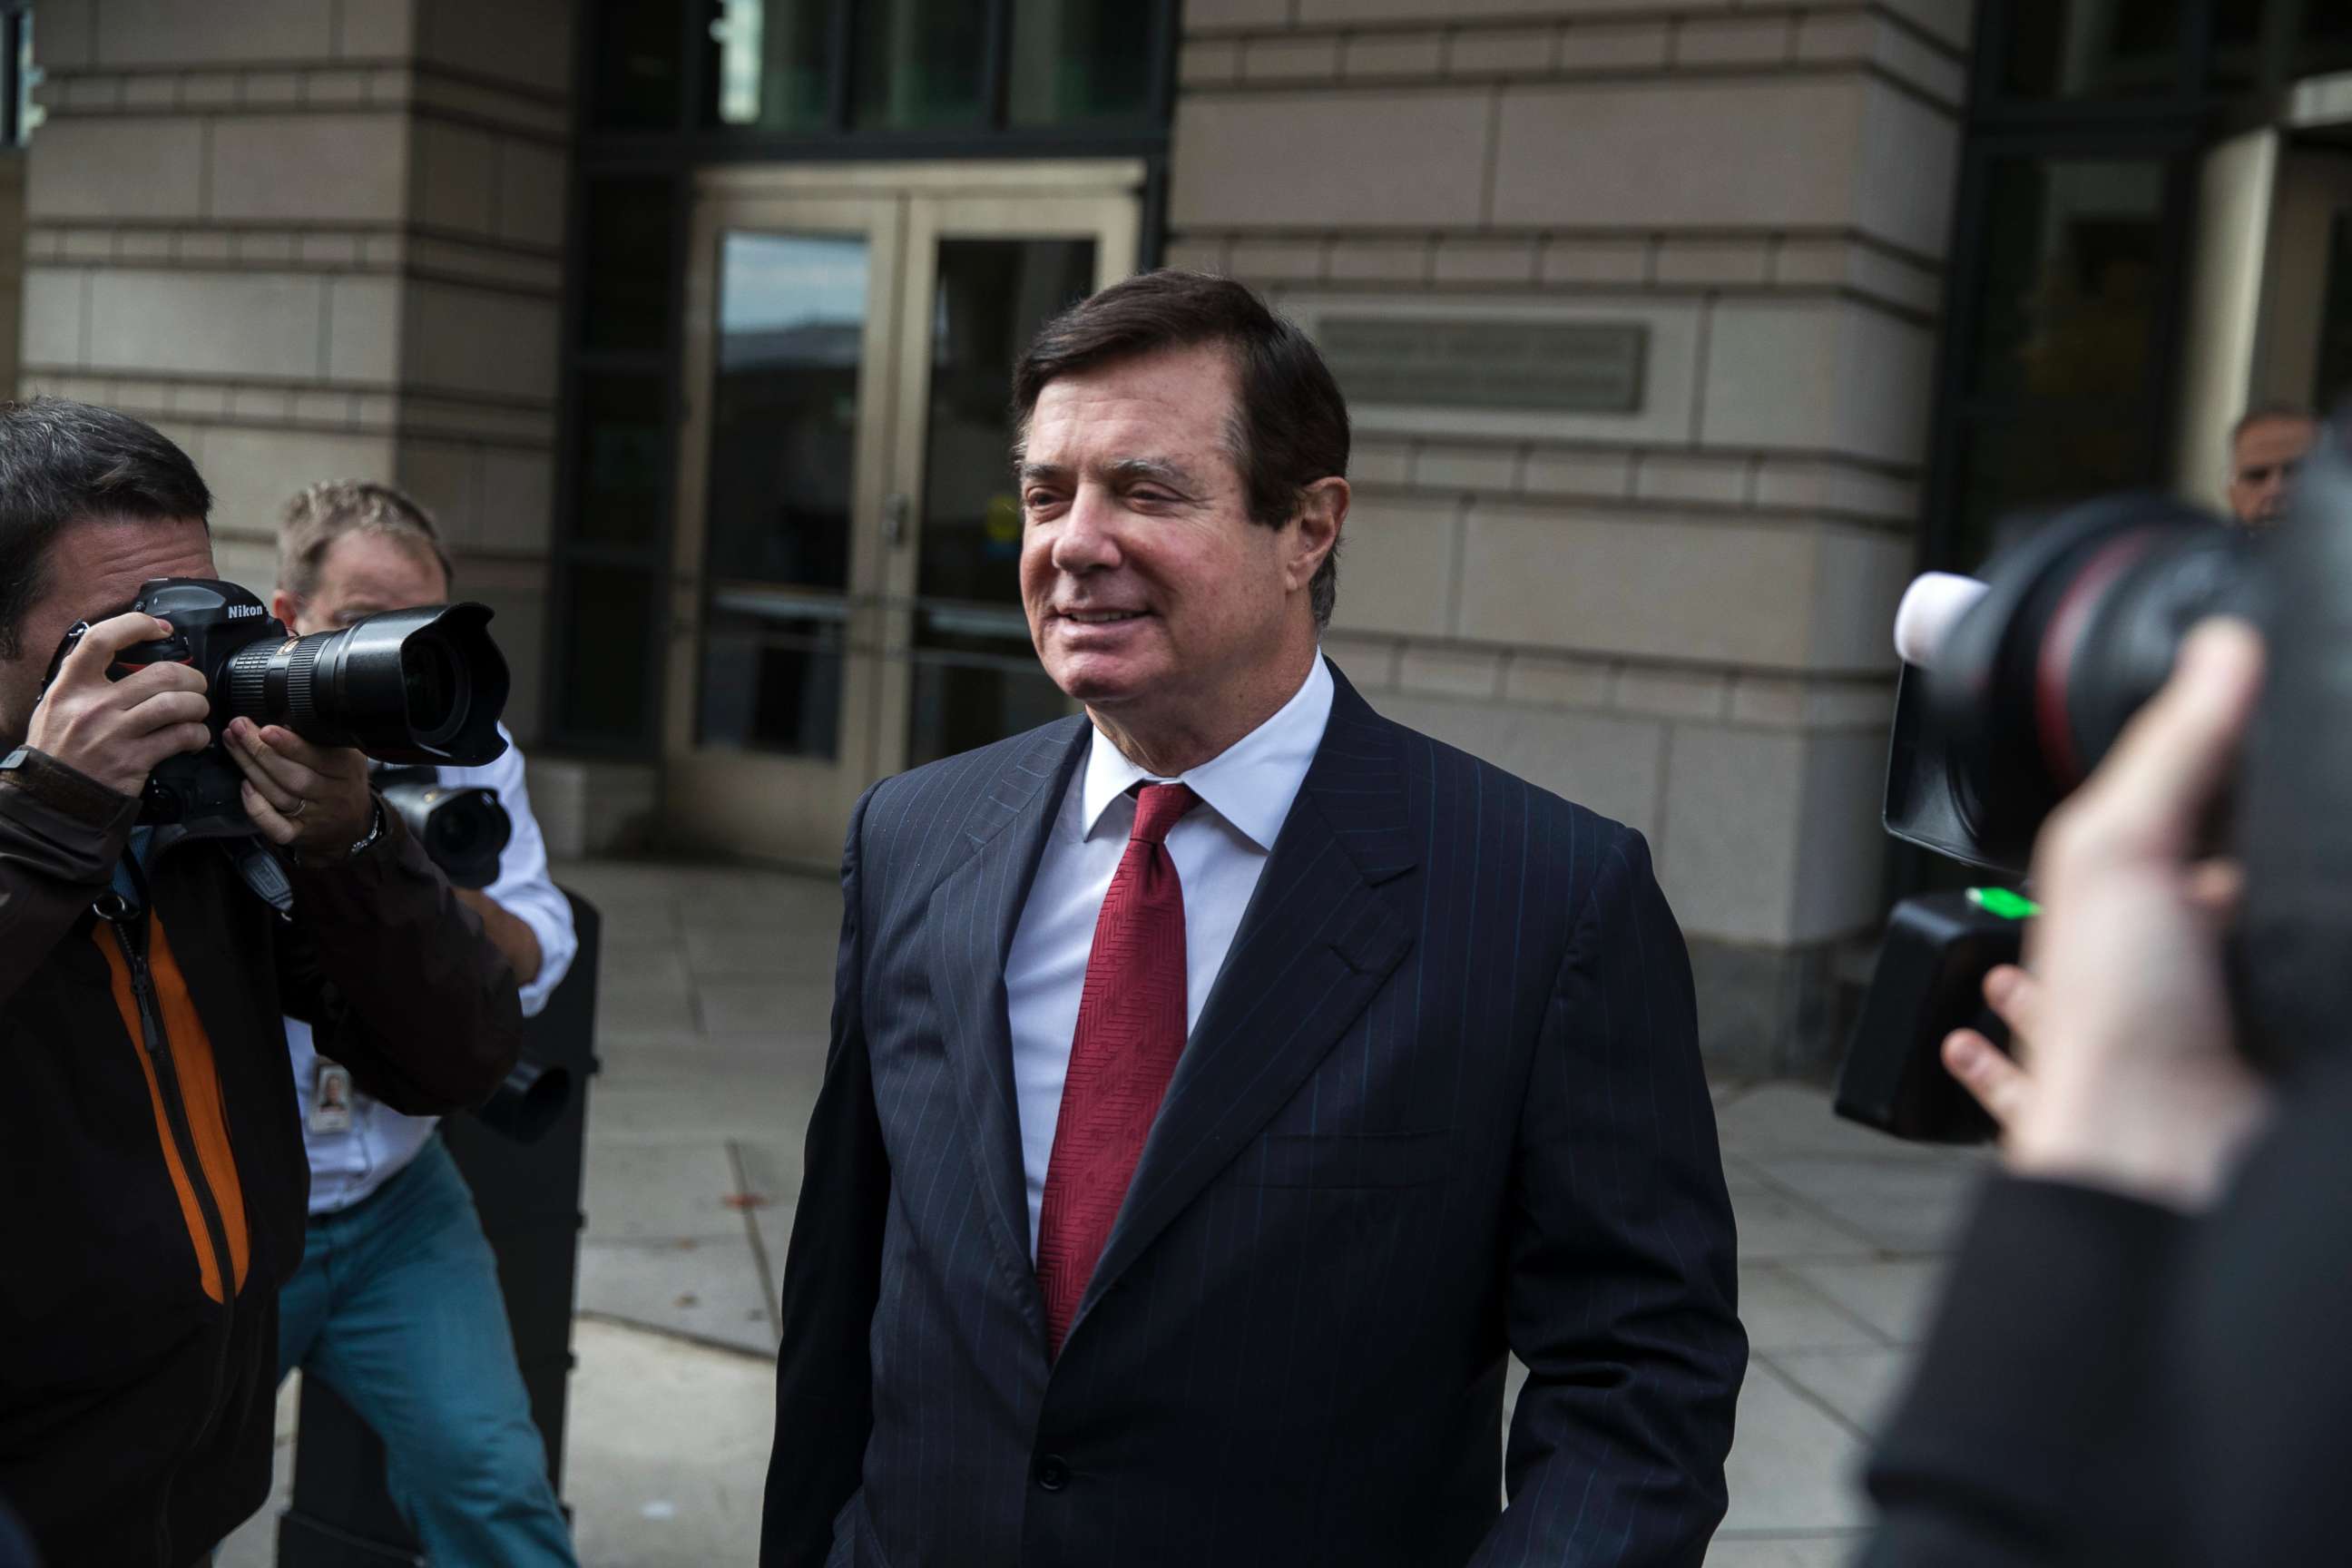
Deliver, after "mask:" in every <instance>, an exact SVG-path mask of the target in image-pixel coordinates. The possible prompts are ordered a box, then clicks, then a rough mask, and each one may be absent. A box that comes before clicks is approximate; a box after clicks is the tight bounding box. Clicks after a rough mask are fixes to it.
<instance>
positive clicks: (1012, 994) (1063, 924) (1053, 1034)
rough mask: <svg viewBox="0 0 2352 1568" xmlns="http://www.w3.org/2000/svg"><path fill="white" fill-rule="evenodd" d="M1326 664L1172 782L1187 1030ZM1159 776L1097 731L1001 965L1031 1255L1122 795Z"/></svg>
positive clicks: (1317, 720) (1320, 723) (1292, 790)
mask: <svg viewBox="0 0 2352 1568" xmlns="http://www.w3.org/2000/svg"><path fill="white" fill-rule="evenodd" d="M1330 718H1331V671H1330V669H1329V668H1328V667H1327V666H1326V665H1325V664H1324V662H1323V658H1322V656H1321V654H1319V653H1318V655H1317V656H1316V658H1315V666H1314V668H1312V669H1310V670H1308V671H1307V679H1306V681H1305V683H1304V684H1302V685H1301V686H1300V687H1299V689H1298V690H1297V692H1296V693H1295V694H1294V695H1293V696H1292V697H1291V699H1290V700H1289V701H1288V702H1286V703H1285V704H1284V705H1283V707H1282V709H1281V710H1280V711H1279V712H1277V713H1276V714H1275V716H1274V717H1273V718H1271V719H1268V720H1267V721H1265V723H1263V724H1261V725H1259V726H1258V727H1257V728H1256V729H1255V730H1253V731H1250V732H1249V733H1248V734H1247V735H1244V736H1243V737H1242V738H1241V739H1240V740H1239V741H1236V742H1234V744H1233V745H1232V746H1230V747H1228V748H1227V749H1226V750H1225V751H1223V752H1221V753H1219V754H1218V755H1217V756H1216V757H1214V758H1213V759H1211V760H1210V761H1208V762H1205V763H1202V764H1201V765H1200V766H1199V767H1197V768H1193V769H1192V770H1190V771H1189V772H1187V773H1182V774H1181V775H1180V776H1179V782H1181V783H1183V784H1189V785H1191V786H1192V793H1193V794H1194V795H1198V796H1199V797H1200V800H1201V804H1200V805H1196V806H1194V807H1193V808H1192V810H1191V811H1188V812H1186V813H1185V814H1184V816H1182V817H1181V819H1180V820H1179V821H1178V822H1177V824H1176V826H1174V827H1172V828H1171V829H1169V832H1168V841H1167V842H1168V857H1169V858H1170V859H1171V860H1172V861H1174V862H1175V865H1176V879H1177V881H1178V882H1179V883H1180V884H1181V886H1182V887H1183V889H1184V971H1185V981H1184V1027H1185V1029H1186V1031H1187V1032H1188V1033H1189V1032H1190V1031H1191V1029H1192V1026H1193V1025H1195V1024H1197V1023H1199V1022H1200V1019H1201V1007H1202V1004H1203V1003H1205V1002H1206V1001H1208V999H1209V991H1210V988H1211V987H1212V986H1213V985H1214V984H1216V981H1217V972H1218V971H1219V970H1221V969H1223V967H1224V963H1225V953H1226V952H1227V951H1228V950H1229V949H1230V948H1232V946H1233V945H1234V931H1235V930H1237V929H1238V928H1239V927H1240V925H1241V923H1242V911H1243V910H1246V909H1247V908H1248V907H1249V901H1250V895H1251V894H1252V893H1254V892H1255V891H1256V890H1257V879H1258V873H1259V872H1261V871H1263V870H1265V861H1266V857H1267V856H1268V855H1270V854H1271V853H1272V852H1273V850H1274V840H1275V836H1276V834H1278V833H1280V832H1281V831H1282V824H1283V820H1284V819H1285V818H1286V817H1287V816H1289V815H1290V805H1291V802H1293V801H1294V800H1296V799H1297V798H1298V787H1299V785H1301V784H1305V783H1306V782H1307V765H1308V764H1309V763H1312V762H1313V761H1314V760H1315V752H1316V748H1318V746H1320V745H1321V744H1322V743H1323V729H1324V726H1325V725H1326V724H1327V723H1328V722H1329V721H1330ZM1167 782H1169V781H1166V780H1162V779H1155V778H1154V777H1153V776H1152V775H1151V774H1150V773H1146V772H1144V771H1143V770H1142V769H1141V768H1139V767H1138V766H1136V765H1135V763H1132V762H1129V760H1128V759H1127V757H1126V756H1125V755H1124V754H1123V753H1122V752H1120V751H1119V749H1118V747H1117V746H1115V745H1113V744H1112V743H1111V742H1110V740H1109V739H1108V737H1107V736H1105V735H1104V734H1103V732H1102V731H1099V730H1097V731H1095V733H1094V747H1093V750H1092V751H1091V752H1088V753H1087V763H1086V766H1085V767H1083V768H1081V769H1079V770H1078V771H1077V773H1075V774H1074V775H1072V777H1071V779H1070V786H1069V789H1068V791H1067V792H1066V794H1065V795H1063V797H1062V807H1061V810H1060V811H1059V812H1058V813H1056V814H1055V818H1054V826H1053V828H1052V830H1051V831H1050V832H1049V833H1048V835H1047V837H1046V839H1045V854H1044V856H1043V857H1042V858H1040V859H1039V861H1038V863H1037V879H1036V881H1035V882H1034V884H1032V885H1031V887H1030V889H1029V901H1028V903H1027V904H1026V905H1024V907H1023V909H1022V911H1021V924H1020V927H1019V929H1018V930H1016V931H1014V932H1013V951H1012V952H1011V953H1010V954H1008V955H1007V957H1006V959H1005V961H1004V995H1005V1003H1006V1006H1007V1010H1008V1011H1009V1013H1010V1014H1011V1022H1012V1025H1013V1089H1014V1094H1015V1099H1016V1100H1017V1101H1018V1103H1019V1106H1020V1111H1021V1163H1022V1166H1023V1169H1024V1172H1025V1173H1026V1174H1027V1176H1028V1179H1029V1252H1030V1256H1031V1257H1033V1258H1034V1257H1035V1256H1036V1252H1037V1216H1038V1214H1039V1213H1040V1211H1041V1210H1042V1209H1043V1207H1044V1205H1045V1166H1046V1163H1047V1162H1048V1161H1049V1160H1050V1159H1051V1158H1052V1157H1053V1152H1054V1127H1055V1123H1056V1122H1058V1121H1060V1120H1061V1115H1062V1079H1063V1076H1064V1074H1066V1072H1067V1071H1068V1070H1069V1065H1070V1047H1071V1045H1072V1044H1073V1042H1074V1041H1075V1040H1076V1036H1077V1029H1078V999H1079V996H1080V994H1082V993H1083V992H1084V991H1085V989H1086V982H1087V958H1088V957H1089V956H1090V955H1091V954H1092V952H1093V951H1094V944H1095V921H1096V920H1097V918H1098V917H1099V916H1100V915H1101V913H1102V904H1103V898H1104V895H1106V894H1108V892H1109V891H1110V880H1111V877H1112V875H1113V873H1115V872H1116V871H1118V863H1119V860H1120V858H1122V857H1123V856H1125V855H1126V853H1127V841H1128V835H1129V833H1130V832H1131V831H1132V830H1133V828H1134V826H1135V797H1134V796H1132V795H1129V794H1128V793H1127V792H1128V790H1129V788H1130V787H1132V786H1133V785H1135V784H1157V783H1167Z"/></svg>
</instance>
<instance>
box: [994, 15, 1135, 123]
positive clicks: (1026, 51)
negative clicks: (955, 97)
mask: <svg viewBox="0 0 2352 1568" xmlns="http://www.w3.org/2000/svg"><path fill="white" fill-rule="evenodd" d="M1151 23H1152V16H1151V7H1150V6H1149V5H1137V4H1136V3H1135V0H1019V4H1018V5H1017V6H1016V7H1015V8H1014V10H1013V91H1012V115H1013V123H1014V124H1015V125H1060V124H1084V123H1088V122H1096V121H1118V120H1133V119H1135V118H1137V117H1138V116H1139V115H1141V114H1143V113H1144V112H1145V111H1146V110H1147V109H1148V107H1149V105H1150V97H1151Z"/></svg>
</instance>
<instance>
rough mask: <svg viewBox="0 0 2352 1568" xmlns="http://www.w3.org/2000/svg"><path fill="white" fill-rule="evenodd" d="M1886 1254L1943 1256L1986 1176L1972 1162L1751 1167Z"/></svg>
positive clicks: (1762, 1163)
mask: <svg viewBox="0 0 2352 1568" xmlns="http://www.w3.org/2000/svg"><path fill="white" fill-rule="evenodd" d="M1748 1168H1749V1169H1751V1170H1752V1171H1754V1172H1755V1173H1757V1174H1758V1175H1759V1177H1761V1178H1762V1179H1763V1180H1764V1181H1765V1182H1767V1183H1769V1184H1770V1186H1771V1187H1772V1188H1773V1189H1774V1190H1776V1191H1779V1192H1782V1193H1786V1194H1793V1195H1795V1196H1797V1197H1799V1198H1801V1199H1802V1200H1804V1201H1805V1202H1806V1203H1808V1204H1810V1205H1812V1206H1813V1207H1814V1208H1815V1209H1816V1210H1818V1211H1819V1212H1820V1213H1822V1214H1825V1215H1828V1216H1829V1217H1830V1218H1831V1219H1832V1220H1834V1221H1835V1222H1837V1223H1838V1224H1839V1225H1841V1226H1844V1227H1845V1228H1846V1229H1847V1230H1849V1231H1852V1232H1853V1233H1854V1234H1856V1235H1859V1236H1862V1237H1866V1238H1868V1239H1869V1240H1870V1241H1871V1242H1872V1243H1874V1245H1876V1246H1877V1247H1881V1248H1883V1249H1885V1250H1886V1251H1889V1252H1948V1251H1949V1250H1951V1248H1952V1247H1954V1246H1955V1245H1956V1244H1957V1242H1958V1231H1959V1226H1960V1224H1961V1222H1962V1221H1963V1220H1964V1219H1965V1218H1966V1217H1967V1215H1969V1212H1970V1211H1971V1210H1972V1209H1973V1208H1974V1207H1975V1205H1976V1199H1977V1194H1978V1192H1979V1189H1980V1188H1981V1187H1982V1186H1983V1184H1984V1182H1985V1179H1986V1177H1987V1176H1988V1175H1990V1173H1991V1170H1992V1166H1991V1164H1990V1162H1988V1161H1983V1160H1977V1159H1966V1160H1952V1161H1934V1162H1929V1161H1918V1160H1885V1159H1867V1160H1864V1159H1822V1158H1814V1157H1808V1158H1796V1159H1785V1158H1783V1159H1762V1160H1757V1161H1755V1162H1753V1163H1751V1164H1750V1165H1749V1167H1748Z"/></svg>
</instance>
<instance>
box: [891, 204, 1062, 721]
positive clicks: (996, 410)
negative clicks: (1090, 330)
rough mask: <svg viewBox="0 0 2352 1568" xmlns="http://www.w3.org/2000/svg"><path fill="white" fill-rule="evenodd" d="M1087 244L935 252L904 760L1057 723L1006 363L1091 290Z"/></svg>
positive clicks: (1058, 705)
mask: <svg viewBox="0 0 2352 1568" xmlns="http://www.w3.org/2000/svg"><path fill="white" fill-rule="evenodd" d="M1094 275H1095V246H1094V241H1092V240H1090V239H949V240H942V241H940V248H939V289H938V292H937V294H936V295H934V297H933V301H932V311H931V355H930V358H931V384H930V406H929V425H928V427H927V432H926V439H925V451H924V460H923V537H922V563H921V566H920V568H919V571H918V573H917V586H916V592H917V594H918V595H919V602H918V605H917V607H916V611H915V627H914V643H915V649H914V657H915V670H914V689H913V702H912V708H911V713H910V717H909V721H908V738H907V750H908V756H907V760H908V764H909V765H910V766H911V765H914V764H917V763H925V762H929V761H931V760H932V759H934V758H938V757H943V756H950V755H952V754H954V753H955V752H961V751H967V750H969V749H971V747H973V746H979V745H985V744H986V743H988V742H991V741H996V740H1001V739H1003V737H1004V736H1006V735H1011V734H1015V733H1018V732H1019V731H1023V730H1025V729H1029V728H1032V727H1034V726H1035V725H1038V724H1042V723H1045V721H1047V720H1049V719H1054V718H1056V717H1059V716H1060V714H1061V713H1062V712H1063V711H1064V703H1063V700H1062V694H1061V692H1060V690H1059V689H1057V688H1056V687H1055V685H1054V683H1053V681H1052V680H1051V679H1047V677H1046V675H1045V669H1044V668H1043V667H1042V666H1040V665H1039V664H1038V662H1037V656H1036V653H1035V652H1034V649H1033V647H1031V644H1030V641H1029V624H1028V621H1027V619H1026V618H1025V616H1024V615H1023V613H1022V609H1021V502H1020V498H1019V496H1018V495H1017V494H1016V492H1015V491H1014V489H1013V474H1012V458H1011V451H1012V446H1013V427H1012V421H1011V417H1010V416H1009V415H1008V414H1007V413H1006V405H1007V404H1008V403H1010V401H1011V400H1012V395H1013V360H1014V359H1015V358H1016V357H1017V356H1018V355H1019V353H1020V352H1021V350H1022V348H1023V347H1024V345H1025V344H1026V343H1027V342H1029V340H1030V338H1032V337H1033V336H1034V335H1035V333H1036V331H1037V329H1038V328H1039V327H1041V326H1043V325H1044V324H1045V320H1046V318H1047V317H1049V316H1051V315H1053V314H1054V313H1055V311H1057V310H1061V309H1062V308H1063V307H1064V306H1066V305H1068V304H1071V303H1072V302H1074V301H1076V300H1080V299H1082V298H1084V297H1085V296H1086V294H1087V292H1088V291H1089V290H1090V289H1092V288H1093V287H1094Z"/></svg>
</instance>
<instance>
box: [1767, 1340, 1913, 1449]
mask: <svg viewBox="0 0 2352 1568" xmlns="http://www.w3.org/2000/svg"><path fill="white" fill-rule="evenodd" d="M1915 1358H1916V1351H1914V1350H1910V1349H1903V1350H1895V1349H1876V1350H1793V1351H1776V1352H1773V1353H1772V1357H1771V1361H1772V1365H1773V1367H1774V1368H1775V1369H1776V1370H1777V1371H1779V1372H1780V1374H1781V1375H1782V1376H1784V1377H1786V1378H1787V1379H1788V1380H1789V1381H1790V1383H1793V1384H1796V1385H1797V1386H1798V1387H1799V1388H1801V1389H1802V1390H1803V1391H1804V1392H1805V1393H1807V1394H1811V1395H1812V1396H1813V1397H1814V1398H1815V1399H1817V1400H1819V1401H1820V1402H1821V1403H1822V1404H1823V1405H1828V1406H1829V1407H1830V1408H1831V1409H1832V1410H1833V1411H1835V1412H1837V1414H1838V1415H1842V1416H1843V1417H1845V1419H1846V1420H1848V1421H1850V1422H1852V1423H1853V1426H1854V1428H1855V1429H1856V1430H1857V1431H1860V1432H1863V1433H1866V1434H1867V1433H1875V1432H1877V1431H1879V1430H1881V1429H1882V1427H1883V1426H1885V1422H1886V1419H1887V1417H1888V1416H1889V1415H1893V1414H1894V1405H1895V1400H1896V1399H1898V1398H1900V1397H1901V1396H1902V1394H1903V1391H1904V1389H1905V1388H1906V1387H1908V1386H1909V1384H1910V1377H1911V1366H1912V1363H1913V1361H1914V1360H1915Z"/></svg>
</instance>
